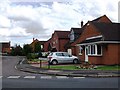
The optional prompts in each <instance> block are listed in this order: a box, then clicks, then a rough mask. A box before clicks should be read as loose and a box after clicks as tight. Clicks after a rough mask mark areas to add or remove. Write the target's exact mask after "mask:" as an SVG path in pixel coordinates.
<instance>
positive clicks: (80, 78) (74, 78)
mask: <svg viewBox="0 0 120 90" xmlns="http://www.w3.org/2000/svg"><path fill="white" fill-rule="evenodd" d="M73 78H74V79H81V78H85V77H73Z"/></svg>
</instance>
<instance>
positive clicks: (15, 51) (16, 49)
mask: <svg viewBox="0 0 120 90" xmlns="http://www.w3.org/2000/svg"><path fill="white" fill-rule="evenodd" d="M11 55H13V56H17V55H18V56H22V55H23V50H22V47H21V46H20V45H16V46H15V47H12V50H11Z"/></svg>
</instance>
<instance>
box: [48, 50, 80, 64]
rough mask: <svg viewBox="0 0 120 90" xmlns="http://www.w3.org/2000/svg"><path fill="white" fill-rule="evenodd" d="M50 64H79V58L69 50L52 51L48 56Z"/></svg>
mask: <svg viewBox="0 0 120 90" xmlns="http://www.w3.org/2000/svg"><path fill="white" fill-rule="evenodd" d="M47 59H48V62H49V64H54V65H56V64H59V63H74V64H77V63H78V61H79V59H78V57H76V56H73V55H70V54H69V53H67V52H51V53H50V54H49V55H48V56H47Z"/></svg>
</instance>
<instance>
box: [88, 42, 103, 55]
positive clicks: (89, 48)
mask: <svg viewBox="0 0 120 90" xmlns="http://www.w3.org/2000/svg"><path fill="white" fill-rule="evenodd" d="M93 45H95V53H93V54H92V50H91V47H92V46H93ZM97 50H98V48H97V44H91V45H88V55H89V56H102V46H101V54H98V52H97Z"/></svg>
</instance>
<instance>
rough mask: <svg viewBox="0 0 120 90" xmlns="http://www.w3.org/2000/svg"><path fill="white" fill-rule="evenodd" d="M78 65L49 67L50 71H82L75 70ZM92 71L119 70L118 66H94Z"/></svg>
mask: <svg viewBox="0 0 120 90" xmlns="http://www.w3.org/2000/svg"><path fill="white" fill-rule="evenodd" d="M77 67H78V65H50V69H60V70H84V69H81V68H77ZM43 68H48V66H45V67H43ZM92 70H120V66H119V65H114V66H96V68H95V69H92Z"/></svg>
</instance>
